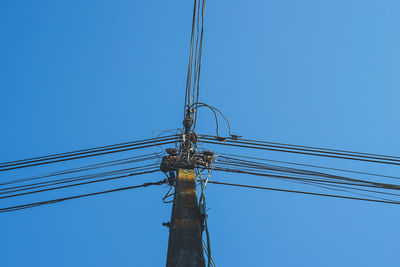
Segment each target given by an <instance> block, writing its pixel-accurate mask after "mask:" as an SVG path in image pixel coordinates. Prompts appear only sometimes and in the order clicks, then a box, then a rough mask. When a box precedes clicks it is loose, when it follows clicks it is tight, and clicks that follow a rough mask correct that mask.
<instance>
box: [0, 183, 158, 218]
mask: <svg viewBox="0 0 400 267" xmlns="http://www.w3.org/2000/svg"><path fill="white" fill-rule="evenodd" d="M165 182H166V180H165V179H164V180H161V181H158V182H149V183H144V184H141V185H134V186H127V187H120V188H116V189H111V190H105V191H100V192H94V193H89V194H82V195H76V196H70V197H65V198H57V199H52V200H46V201H41V202H35V203H28V204H24V205H18V206H12V207H6V208H2V209H0V213H2V212H11V211H17V210H23V209H28V208H34V207H39V206H42V205H48V204H54V203H58V202H63V201H67V200H72V199H77V198H84V197H90V196H96V195H103V194H108V193H113V192H119V191H124V190H129V189H135V188H141V187H148V186H152V185H162V184H164V183H165Z"/></svg>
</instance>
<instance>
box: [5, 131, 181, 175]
mask: <svg viewBox="0 0 400 267" xmlns="http://www.w3.org/2000/svg"><path fill="white" fill-rule="evenodd" d="M172 143H175V137H173V138H169V139H165V140H161V141H160V142H159V143H157V141H154V140H153V141H146V142H141V143H138V144H135V145H134V146H133V145H130V146H127V147H126V146H123V147H122V148H121V147H118V149H116V150H110V149H105V150H98V151H95V153H93V152H89V153H78V154H77V155H73V156H72V157H71V156H66V157H64V156H63V157H61V156H60V157H56V158H57V159H50V160H47V161H43V160H38V161H37V162H35V161H33V162H32V163H29V164H25V163H22V165H16V166H12V167H4V168H2V167H0V172H2V171H9V170H15V169H20V168H26V167H32V166H39V165H44V164H50V163H58V162H63V161H69V160H75V159H82V158H87V157H94V156H100V155H107V154H111V153H117V152H124V151H130V150H136V149H142V148H148V147H152V146H154V145H155V144H157V145H167V144H172Z"/></svg>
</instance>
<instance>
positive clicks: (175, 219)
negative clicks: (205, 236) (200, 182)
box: [167, 169, 205, 267]
mask: <svg viewBox="0 0 400 267" xmlns="http://www.w3.org/2000/svg"><path fill="white" fill-rule="evenodd" d="M167 267H205V261H204V256H203V246H202V226H201V218H200V210H199V206H198V202H197V192H196V181H195V173H194V169H179V170H178V178H177V180H176V183H175V196H174V202H173V207H172V215H171V223H170V228H169V242H168V255H167Z"/></svg>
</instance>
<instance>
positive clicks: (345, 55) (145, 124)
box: [0, 0, 400, 267]
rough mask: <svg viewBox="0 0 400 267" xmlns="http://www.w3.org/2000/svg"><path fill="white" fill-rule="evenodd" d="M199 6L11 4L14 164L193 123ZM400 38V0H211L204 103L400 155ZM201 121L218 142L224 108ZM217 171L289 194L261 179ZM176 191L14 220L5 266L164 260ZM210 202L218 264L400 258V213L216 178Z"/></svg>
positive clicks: (332, 266) (254, 122) (0, 136)
mask: <svg viewBox="0 0 400 267" xmlns="http://www.w3.org/2000/svg"><path fill="white" fill-rule="evenodd" d="M192 5H193V3H192V1H156V0H154V1H127V0H118V1H107V0H97V1H86V0H85V1H82V0H81V1H77V0H69V1H62V0H60V1H50V0H48V1H44V0H38V1H22V0H14V1H7V0H6V1H0V36H1V39H0V40H1V42H0V92H1V97H0V119H1V124H2V125H1V131H0V146H1V153H0V161H1V162H4V161H11V160H17V159H22V158H27V157H33V156H41V155H47V154H51V153H58V152H65V151H71V150H76V149H81V148H87V147H95V146H102V145H107V144H114V143H119V142H125V141H130V140H136V139H143V138H150V137H151V136H152V131H153V130H156V129H160V130H165V129H172V128H177V127H180V126H181V119H182V109H183V101H184V88H185V77H186V71H187V60H188V52H189V51H188V50H189V36H190V22H191V16H192ZM399 28H400V2H399V1H395V0H392V1H389V0H381V1H372V0H368V1H366V0H362V1H361V0H351V1H349V0H335V1H328V0H326V1H320V0H318V1H317V0H314V1H312V0H307V1H294V0H292V1H289V0H284V1H277V0H249V1H232V0H230V1H228V0H219V1H208V2H207V7H206V22H205V41H204V49H203V68H202V76H201V77H202V80H201V92H200V99H201V101H202V102H207V103H209V104H211V105H215V106H218V107H219V108H221V109H222V110H223V111H224V113H225V114H226V115H227V116H228V117H229V118H230V120H231V125H232V128H233V131H234V133H237V134H240V135H243V136H245V137H246V138H249V139H257V140H268V141H276V142H286V143H292V144H301V145H312V146H323V147H332V148H338V149H347V150H354V151H365V152H371V153H381V154H389V155H390V154H393V155H399V150H400V142H399V140H398V136H399V130H400V127H399V120H400V119H399V114H400V105H399V99H400V89H399V87H400V76H399V72H400V50H399V47H400V37H399V36H400V35H399ZM199 120H200V122H199V124H200V125H199V126H200V129H199V132H201V133H210V134H213V133H214V121H213V119H212V117H211V114H209V113H207V112H204V113H202V114H201V116H200V118H199ZM223 130H224V129H223ZM225 130H226V129H225ZM215 149H217V148H215ZM220 150H222V149H221V148H220ZM230 151H232V152H234V153H236V154H238V153H246V155H258V156H262V157H265V158H271V159H281V160H293V161H301V162H305V163H312V164H317V165H318V164H319V165H327V166H332V167H341V168H351V169H359V170H368V171H374V172H379V173H384V174H388V175H398V173H399V168H395V167H389V166H379V165H372V164H361V163H357V162H347V161H339V160H338V161H333V160H327V159H319V158H311V157H299V156H293V155H287V154H280V153H273V152H263V153H261V152H254V151H245V150H230ZM68 166H70V165H68V164H64V165H63V164H61V165H57V166H54V168H56V167H57V168H62V167H68ZM46 168H47V169H46ZM54 168H53V166H49V167H45V168H44V169H42V170H41V171H51V170H54ZM38 172H39V170H36V169H29V170H24V171H21V172H20V173H17V174H14V173H11V172H10V173H2V174H1V175H2V176H1V177H0V178H2V177H3V178H4V179H8V178H13V177H14V176H13V175H28V176H29V175H34V174H37V173H38ZM162 178H163V177H162V176H161V175H160V174H156V175H149V176H146V177H143V178H140V179H141V180H140V179H138V180H137V181H138V182H136V181H135V182H133V181H132V182H131V181H127V182H126V184H136V183H140V182H141V181H155V180H160V179H162ZM214 178H215V179H216V180H217V179H218V180H225V181H232V182H233V181H234V182H243V183H251V184H260V185H266V186H268V185H275V184H274V183H273V182H270V181H268V180H265V179H261V178H258V177H246V176H240V177H236V176H233V175H228V174H225V175H223V174H215V176H214ZM135 179H136V178H135ZM283 185H284V184H282V186H283ZM98 188H99V189H100V188H102V189H104V188H105V186H101V185H99V186H98ZM166 190H167V188H166V187H154V188H146V189H139V190H135V191H125V192H120V193H116V194H112V195H107V196H101V197H93V198H90V199H81V200H75V201H69V202H64V203H60V204H55V205H49V206H46V207H40V208H35V209H30V210H25V211H21V212H15V213H9V214H1V215H0V266H5V267H13V266H38V267H39V266H40V267H45V266H52V267H53V266H57V267H64V266H77V267H79V266H121V267H122V266H163V265H164V264H165V259H166V249H167V242H168V231H167V229H166V228H164V227H162V226H161V223H162V222H166V221H168V220H169V218H170V208H171V207H170V206H169V205H165V204H163V203H162V201H161V197H162V196H163V194H165V192H166ZM71 192H72V193H77V192H79V191H78V189H76V191H71ZM60 194H61V193H59V192H56V193H54V195H53V196H60ZM207 203H208V207H209V208H210V210H209V216H210V217H209V227H210V231H211V238H212V251H213V255H214V258H215V261H216V263H217V265H218V266H255V267H258V266H276V267H278V266H308V267H337V266H341V267H344V266H363V267H369V266H371V267H372V266H385V267H392V266H393V267H394V266H398V262H399V260H398V240H399V239H400V230H399V225H400V215H399V208H398V207H397V206H389V205H382V204H373V203H363V202H361V203H360V202H357V201H346V200H340V199H326V198H320V197H312V196H301V195H292V194H288V193H279V192H267V191H256V190H246V189H237V188H229V187H219V186H216V185H214V186H213V185H210V186H209V188H208V193H207Z"/></svg>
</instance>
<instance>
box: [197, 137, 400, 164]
mask: <svg viewBox="0 0 400 267" xmlns="http://www.w3.org/2000/svg"><path fill="white" fill-rule="evenodd" d="M200 139H201V141H202V142H203V143H206V144H216V145H223V146H235V147H242V148H252V149H260V150H270V151H278V152H288V153H296V154H303V155H312V156H322V157H330V158H337V159H349V160H358V161H365V162H372V163H382V164H392V165H400V160H397V159H384V158H381V159H379V160H375V159H372V158H373V157H367V156H360V155H354V156H341V154H339V153H333V152H324V151H314V152H311V151H310V152H307V151H305V149H295V148H289V147H283V146H281V147H278V148H277V146H273V147H271V146H269V145H263V144H257V143H249V142H240V141H231V140H229V141H226V142H217V141H216V140H214V139H211V138H208V137H204V136H202V135H200Z"/></svg>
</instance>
